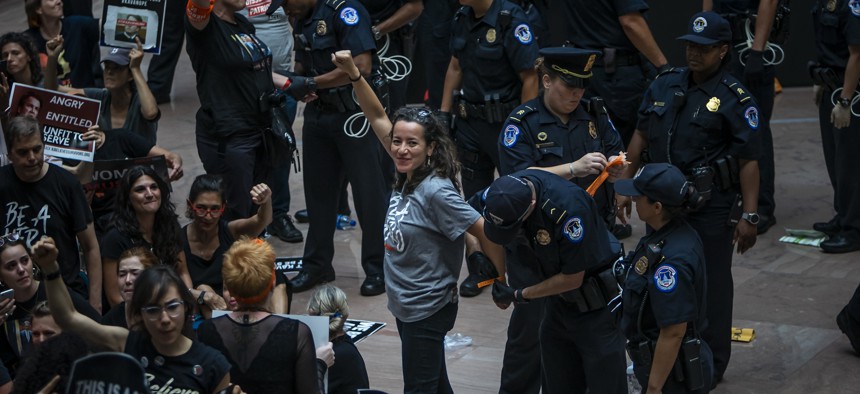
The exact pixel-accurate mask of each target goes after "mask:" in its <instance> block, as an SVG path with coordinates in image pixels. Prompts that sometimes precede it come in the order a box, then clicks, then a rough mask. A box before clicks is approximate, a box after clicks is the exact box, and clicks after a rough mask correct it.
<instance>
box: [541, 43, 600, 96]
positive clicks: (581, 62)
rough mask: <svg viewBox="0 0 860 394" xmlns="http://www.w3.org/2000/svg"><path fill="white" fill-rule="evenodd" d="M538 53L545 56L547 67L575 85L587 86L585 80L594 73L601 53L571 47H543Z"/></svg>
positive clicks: (544, 60) (568, 82)
mask: <svg viewBox="0 0 860 394" xmlns="http://www.w3.org/2000/svg"><path fill="white" fill-rule="evenodd" d="M538 53H539V54H540V55H541V56H543V62H544V65H545V66H546V68H547V69H549V70H551V71H553V72H555V73H556V74H557V75H558V76H559V77H561V79H562V80H563V81H564V82H565V83H567V84H568V85H571V86H574V87H584V86H585V80H586V79H588V78H591V75H592V73H591V67H592V66H594V61H595V60H597V55H599V54H600V52H598V51H592V50H587V49H578V48H570V47H550V48H543V49H541V50H540V51H539V52H538Z"/></svg>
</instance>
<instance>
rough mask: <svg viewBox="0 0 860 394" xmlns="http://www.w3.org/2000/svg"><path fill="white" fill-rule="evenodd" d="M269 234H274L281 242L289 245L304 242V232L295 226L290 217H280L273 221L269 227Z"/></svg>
mask: <svg viewBox="0 0 860 394" xmlns="http://www.w3.org/2000/svg"><path fill="white" fill-rule="evenodd" d="M268 230H269V234H272V235H274V236H276V237H278V239H280V240H281V241H284V242H289V243H299V242H302V241H304V239H305V238H304V236H302V232H301V231H299V229H297V228H296V226H295V225H293V219H292V218H290V215H278V216H277V217H275V219H274V220H272V224H270V225H269V227H268Z"/></svg>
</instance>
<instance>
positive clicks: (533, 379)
mask: <svg viewBox="0 0 860 394" xmlns="http://www.w3.org/2000/svg"><path fill="white" fill-rule="evenodd" d="M598 54H599V52H597V51H588V50H583V49H575V48H565V47H553V48H544V49H541V50H540V55H541V57H539V58H538V61H537V66H536V67H535V69H536V70H537V74H538V80H539V84H540V87H541V93H540V94H539V95H538V97H537V98H534V99H532V100H529V101H527V102H526V103H525V104H523V105H521V106H519V107H517V108H516V109H514V111H513V112H511V114H510V116H509V117H508V120H507V121H506V122H505V126H504V128H503V131H502V133H501V134H500V135H499V174H501V175H507V174H510V173H512V172H514V171H520V170H525V169H526V168H530V167H540V168H543V169H544V170H547V171H550V172H552V173H554V174H556V175H558V176H560V177H562V178H565V179H570V180H571V182H573V183H575V184H577V185H579V186H580V187H581V188H583V189H585V188H587V187H588V186H589V185H590V184H591V183H592V182H593V181H594V180H595V179H596V178H597V175H598V174H599V173H600V172H601V171H602V170H603V168H604V167H605V166H606V165H607V157H610V160H611V159H613V158H614V157H612V155H613V154H618V153H619V152H620V151H622V150H623V149H624V147H623V145H622V144H621V137H620V136H619V135H618V132H616V131H615V128H614V127H612V122H611V121H609V117H608V115H607V113H606V109H605V108H604V107H603V105H602V104H601V100H600V99H597V98H595V99H592V100H591V101H590V102H588V103H581V99H582V95H583V93H584V91H585V88H586V85H587V83H588V81H589V78H590V77H591V75H592V72H591V67H592V65H593V64H594V62H595V59H597V56H598ZM580 104H583V105H580ZM586 107H590V108H588V109H586ZM589 110H593V113H589ZM613 170H614V171H615V172H614V174H615V175H621V169H619V168H613ZM594 199H595V202H596V205H597V208H598V212H599V216H600V217H601V218H602V219H603V220H604V221H605V224H606V225H607V226H608V225H611V224H613V223H614V222H615V200H614V195H613V192H612V188H611V186H608V185H604V186H601V187H600V188H599V189H598V190H597V192H596V194H595V196H594ZM522 247H523V248H525V249H528V247H527V246H525V245H523V246H522ZM519 248H520V246H519V245H517V244H516V243H514V244H513V245H508V247H507V250H508V251H509V252H510V253H508V256H507V259H508V261H512V260H514V259H520V260H523V259H525V260H533V258H532V257H530V254H529V253H527V251H526V250H522V251H521V250H518V249H519ZM522 263H523V264H512V265H511V266H510V267H509V268H508V280H509V282H510V283H511V286H514V287H525V286H528V285H533V284H535V283H538V282H540V275H539V273H535V272H533V271H532V270H530V269H529V268H531V267H536V266H537V265H538V264H537V263H529V262H528V261H523V262H522ZM541 310H542V303H541V302H533V303H529V304H523V305H517V306H515V308H514V312H513V314H512V315H511V321H510V323H509V325H508V341H507V343H506V345H505V356H504V361H503V365H502V384H501V388H502V390H501V392H511V393H523V392H535V393H536V392H538V390H539V388H540V387H539V382H540V378H539V377H540V353H539V349H538V347H539V346H538V339H537V335H536V334H537V332H538V322H539V321H540V316H541Z"/></svg>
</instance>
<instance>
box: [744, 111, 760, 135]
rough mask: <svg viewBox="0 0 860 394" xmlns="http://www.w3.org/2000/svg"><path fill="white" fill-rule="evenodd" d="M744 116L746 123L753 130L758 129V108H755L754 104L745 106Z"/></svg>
mask: <svg viewBox="0 0 860 394" xmlns="http://www.w3.org/2000/svg"><path fill="white" fill-rule="evenodd" d="M744 118H746V119H747V124H748V125H750V127H752V128H753V130H757V129H758V122H759V118H758V108H756V107H755V106H754V105H750V106H749V107H747V109H746V111H744Z"/></svg>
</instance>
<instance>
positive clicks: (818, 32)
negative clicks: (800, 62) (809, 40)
mask: <svg viewBox="0 0 860 394" xmlns="http://www.w3.org/2000/svg"><path fill="white" fill-rule="evenodd" d="M828 3H829V0H817V1H816V2H815V4H813V7H812V19H813V22H814V23H813V24H812V26H813V28H814V29H815V47H816V49H817V52H818V57H817V59H818V62H819V63H821V64H822V65H824V66H828V67H833V68H835V69H836V71H844V70H845V67H847V65H848V56H849V53H848V46H849V45H860V3H858V2H857V1H855V0H851V1H849V0H838V1H836V7H835V8H834V9H833V11H828V9H827V4H828ZM852 4H853V5H852Z"/></svg>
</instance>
